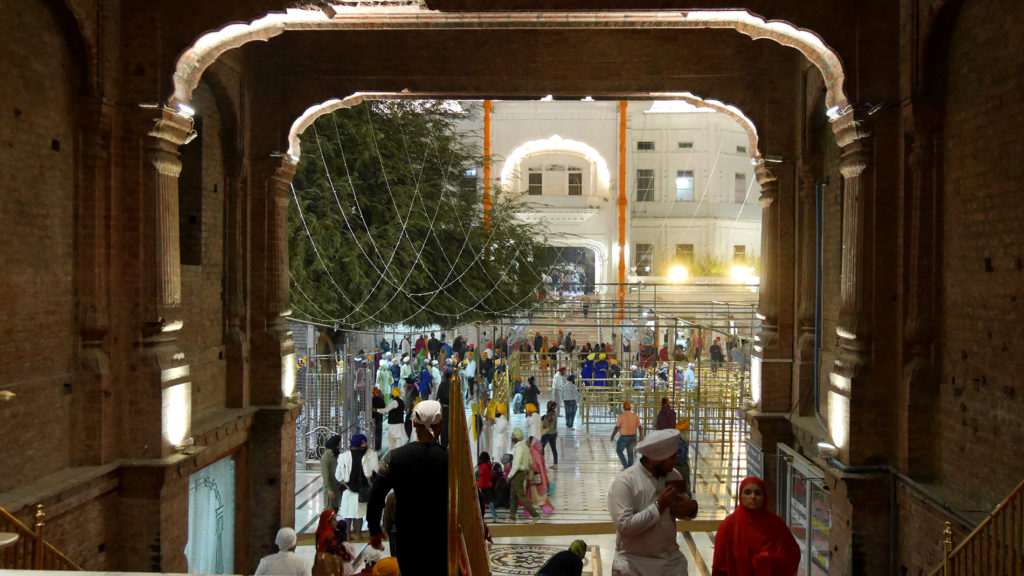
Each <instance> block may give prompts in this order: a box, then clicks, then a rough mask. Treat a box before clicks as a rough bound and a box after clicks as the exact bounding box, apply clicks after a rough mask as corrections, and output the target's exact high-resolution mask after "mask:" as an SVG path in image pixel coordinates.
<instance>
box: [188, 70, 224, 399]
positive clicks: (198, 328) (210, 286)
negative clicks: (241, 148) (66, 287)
mask: <svg viewBox="0 0 1024 576" xmlns="http://www.w3.org/2000/svg"><path fill="white" fill-rule="evenodd" d="M195 107H196V111H197V112H196V114H197V116H199V117H201V118H202V132H201V133H200V134H199V136H198V137H197V140H198V139H202V142H201V144H202V162H201V163H202V166H201V168H200V167H195V166H183V168H182V169H183V170H186V169H201V178H197V179H195V180H196V181H197V183H200V190H180V196H181V197H182V198H186V197H187V198H190V199H191V200H192V201H194V202H197V203H199V204H200V205H201V206H199V207H198V209H196V210H194V211H195V212H197V213H198V214H200V215H201V216H200V220H201V221H200V222H198V225H199V227H200V230H201V248H202V250H201V255H202V260H201V261H202V264H201V265H198V266H188V265H184V263H183V265H182V267H181V275H182V278H181V288H182V300H183V302H184V307H183V312H184V320H185V325H184V328H183V329H182V333H181V337H180V340H179V342H181V347H182V350H183V351H184V352H185V356H186V357H187V358H188V361H189V367H190V371H191V375H192V410H193V413H192V414H193V415H192V417H193V418H197V417H202V415H203V414H204V413H207V412H210V411H212V410H217V409H220V408H223V407H224V393H225V370H226V362H225V360H224V346H223V344H224V298H223V296H224V294H223V287H224V282H223V281H224V232H223V230H224V194H225V192H226V191H225V178H224V155H223V150H222V144H221V137H222V134H221V129H222V122H221V115H220V110H219V108H218V106H217V101H216V99H215V98H214V95H213V92H212V91H211V90H210V88H209V87H208V86H207V85H206V84H205V83H201V84H200V85H199V89H198V90H197V91H196V99H195ZM197 143H199V142H193V143H192V144H189V145H187V146H192V145H195V144H197Z"/></svg>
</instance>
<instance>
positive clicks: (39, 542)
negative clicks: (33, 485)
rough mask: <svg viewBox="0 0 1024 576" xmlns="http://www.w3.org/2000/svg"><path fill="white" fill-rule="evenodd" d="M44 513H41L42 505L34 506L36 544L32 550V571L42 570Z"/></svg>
mask: <svg viewBox="0 0 1024 576" xmlns="http://www.w3.org/2000/svg"><path fill="white" fill-rule="evenodd" d="M45 519H46V513H45V512H43V505H42V504H37V505H36V535H35V539H36V544H35V550H33V556H34V559H33V563H32V568H33V570H42V568H43V526H46V522H44V520H45Z"/></svg>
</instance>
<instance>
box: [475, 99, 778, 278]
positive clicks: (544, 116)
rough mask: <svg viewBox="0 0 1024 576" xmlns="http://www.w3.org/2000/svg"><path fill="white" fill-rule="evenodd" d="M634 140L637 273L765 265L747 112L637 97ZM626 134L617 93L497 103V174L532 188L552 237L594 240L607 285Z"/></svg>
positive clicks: (630, 191)
mask: <svg viewBox="0 0 1024 576" xmlns="http://www.w3.org/2000/svg"><path fill="white" fill-rule="evenodd" d="M475 107H477V108H478V107H479V104H478V103H477V104H476V105H475ZM478 112H479V110H478V109H477V110H474V114H473V116H474V117H475V118H474V119H475V120H476V119H479V118H480V115H479V114H478ZM625 141H626V155H625V156H626V160H625V174H626V198H627V199H628V207H627V210H626V225H625V234H626V238H625V246H626V253H625V255H624V257H625V258H626V269H627V278H626V280H627V282H637V281H643V282H652V283H653V282H664V283H668V282H671V281H673V280H678V279H679V278H678V277H673V274H678V273H679V269H678V267H680V266H682V267H684V268H685V269H686V276H687V280H688V282H690V283H695V282H699V283H705V284H717V283H723V284H724V283H729V282H731V281H732V278H731V275H730V272H731V271H732V269H733V267H734V266H744V267H750V268H753V267H755V266H756V264H757V262H758V260H759V257H760V244H761V208H760V205H759V202H758V196H759V195H760V187H759V186H758V184H757V181H756V180H755V178H754V168H753V165H752V163H751V157H752V156H753V154H754V153H756V150H752V149H751V141H750V136H749V135H748V133H747V131H746V130H745V129H744V127H743V126H741V125H740V124H739V123H738V122H737V120H735V119H734V118H732V117H731V116H729V115H728V114H725V113H721V112H716V111H715V109H713V108H704V107H701V108H697V107H694V106H693V105H690V104H687V103H685V102H680V101H673V102H665V101H655V102H652V101H638V102H629V103H628V105H627V114H626V140H625ZM619 144H620V143H619V105H618V103H617V102H568V101H539V102H537V101H532V102H525V101H509V102H503V101H496V102H494V103H493V108H492V112H491V158H492V180H493V181H494V184H496V185H498V184H500V185H501V186H502V187H504V188H506V189H511V190H513V191H520V192H522V193H524V194H527V195H528V198H527V200H528V201H529V202H530V204H531V208H532V210H531V211H530V212H529V213H527V214H524V215H523V218H526V219H535V220H542V221H544V223H545V224H546V225H547V227H548V229H549V231H550V234H551V237H550V241H549V243H550V244H552V245H555V246H571V247H580V248H586V249H587V250H589V251H592V253H593V256H594V273H595V278H594V281H595V282H596V283H597V289H596V292H597V293H598V294H601V293H605V292H606V291H607V290H606V289H605V287H602V286H601V284H610V283H615V282H617V281H618V278H617V270H618V258H619V256H620V255H619V254H618V244H619V238H618V234H619V227H618V204H617V201H618V196H619V158H620V151H619ZM673 268H675V269H676V270H674V271H673Z"/></svg>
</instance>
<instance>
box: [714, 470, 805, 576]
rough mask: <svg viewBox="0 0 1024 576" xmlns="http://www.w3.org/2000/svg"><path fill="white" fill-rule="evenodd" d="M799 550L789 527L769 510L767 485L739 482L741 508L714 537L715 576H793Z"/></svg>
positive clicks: (750, 479) (749, 480) (757, 481)
mask: <svg viewBox="0 0 1024 576" xmlns="http://www.w3.org/2000/svg"><path fill="white" fill-rule="evenodd" d="M799 566H800V547H799V546H798V545H797V543H796V540H795V539H794V538H793V534H792V533H791V532H790V531H789V527H788V526H786V523H785V522H784V521H783V520H782V518H779V517H778V516H777V515H775V514H774V513H773V512H772V511H770V510H768V494H767V491H766V490H765V487H764V481H763V480H761V479H760V478H757V477H755V476H750V477H748V478H745V479H744V480H743V482H740V497H739V506H737V507H736V510H735V511H734V512H733V513H732V514H729V515H728V516H727V517H726V518H725V520H723V521H722V524H721V526H719V528H718V532H717V533H716V534H715V559H714V562H713V563H712V565H711V574H712V576H794V575H795V574H796V571H797V568H798V567H799Z"/></svg>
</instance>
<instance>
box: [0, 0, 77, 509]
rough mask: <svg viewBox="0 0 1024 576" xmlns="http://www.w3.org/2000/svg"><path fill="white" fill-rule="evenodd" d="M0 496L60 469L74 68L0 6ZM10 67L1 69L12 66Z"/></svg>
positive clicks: (71, 316)
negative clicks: (3, 398) (1, 398)
mask: <svg viewBox="0 0 1024 576" xmlns="http://www.w3.org/2000/svg"><path fill="white" fill-rule="evenodd" d="M0 38H3V41H2V42H0V62H4V63H5V65H4V66H3V67H2V68H0V102H2V104H0V106H2V109H0V174H3V179H4V183H3V185H2V186H0V238H2V241H0V270H2V274H0V326H2V327H3V330H2V337H0V389H9V390H11V391H12V392H15V393H16V394H18V402H17V404H10V405H6V406H5V405H3V404H0V438H4V441H2V442H0V463H5V462H6V463H9V462H15V461H17V462H19V463H20V465H19V466H17V467H10V468H7V469H5V471H4V473H3V474H0V492H3V491H5V490H9V489H11V488H13V487H16V486H18V485H20V484H24V483H26V482H32V481H34V480H36V479H38V478H40V477H42V476H45V475H47V474H50V473H53V472H55V471H57V470H59V469H60V468H62V467H64V466H66V465H67V463H68V460H69V454H68V445H67V443H66V442H65V441H64V439H65V438H66V436H67V434H68V430H69V414H68V406H69V404H70V401H69V395H70V394H72V393H74V390H73V389H72V387H71V383H72V378H73V377H72V371H73V363H74V359H73V358H74V356H73V355H74V351H75V346H76V341H77V334H76V331H75V309H74V285H73V270H72V262H73V260H72V254H73V252H72V251H73V241H74V237H75V236H74V235H75V226H74V221H73V214H74V201H73V199H74V194H73V191H74V165H73V160H74V156H75V142H74V127H73V126H74V124H73V119H74V112H73V104H72V95H73V92H74V85H73V82H72V74H73V65H72V61H71V57H70V55H69V52H68V48H67V46H66V44H65V41H64V39H63V35H62V33H61V32H60V26H59V24H58V22H57V20H56V19H55V18H54V16H53V14H51V13H50V11H49V10H48V9H46V8H45V7H44V6H43V5H42V4H41V3H39V2H5V3H3V4H0ZM15 62H17V65H8V63H15Z"/></svg>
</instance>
